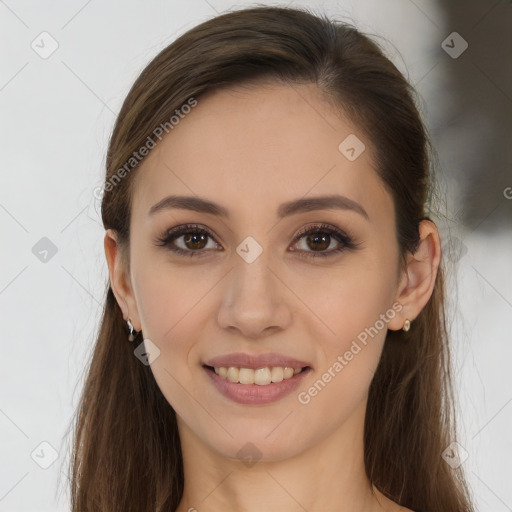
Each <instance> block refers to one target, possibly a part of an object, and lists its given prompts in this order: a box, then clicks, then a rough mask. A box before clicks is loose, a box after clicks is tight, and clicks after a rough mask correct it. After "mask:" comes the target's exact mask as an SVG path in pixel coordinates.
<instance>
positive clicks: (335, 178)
mask: <svg viewBox="0 0 512 512" xmlns="http://www.w3.org/2000/svg"><path fill="white" fill-rule="evenodd" d="M352 133H354V134H356V135H357V136H358V138H359V139H361V140H362V141H364V143H365V145H366V150H365V151H363V153H361V155H360V156H359V157H358V158H357V159H356V160H354V161H349V160H348V159H347V158H346V157H345V156H344V155H343V154H341V152H340V151H339V150H338V145H339V144H340V142H341V141H343V140H344V139H345V138H346V137H347V136H348V135H349V134H352ZM134 180H135V182H134V187H135V188H134V195H133V200H132V216H131V226H130V230H131V245H130V247H129V260H130V266H129V269H128V268H127V266H126V265H123V260H122V259H121V248H120V246H119V245H118V244H117V243H116V236H115V233H114V232H113V231H111V230H109V231H107V233H106V235H105V254H106V258H107V262H108V267H109V273H110V279H111V284H112V288H113V290H114V293H115V296H116V298H117V301H118V303H119V307H120V308H121V310H122V312H123V315H124V317H125V319H128V318H130V319H131V322H132V324H133V325H134V327H135V329H136V330H137V331H140V330H142V331H143V333H144V338H146V339H148V338H149V339H150V340H151V341H152V342H153V343H154V344H155V345H157V346H158V348H159V350H160V355H159V357H157V358H156V359H155V361H154V362H153V363H152V364H151V369H152V371H153V374H154V376H155V379H156V381H157V383H158V385H159V387H160V389H161V390H162V393H163V394H164V395H165V397H166V399H167V400H168V401H169V403H170V404H171V405H172V407H173V408H174V410H175V411H176V414H177V419H178V427H179V432H180V438H181V443H182V451H183V458H184V469H185V489H184V496H183V499H182V501H181V503H180V506H179V508H178V511H179V512H185V511H187V510H190V509H192V510H194V509H196V510H199V511H201V512H203V511H204V512H209V511H218V510H224V511H238V512H239V511H247V512H256V511H261V510H286V511H290V512H292V511H293V512H295V511H303V510H308V511H310V512H313V511H315V512H316V511H318V512H320V511H326V510H336V511H338V512H348V511H354V510H362V511H363V510H364V511H371V512H373V511H382V510H387V511H395V510H402V511H405V510H408V509H405V508H403V507H399V506H398V505H397V504H396V503H394V502H392V501H391V500H389V499H387V498H385V497H384V496H383V495H382V494H381V493H380V492H379V491H377V490H376V489H373V490H372V487H371V486H370V484H369V482H368V479H367V477H366V475H365V471H364V464H363V425H364V416H365V408H366V403H367V398H368V389H369V386H370V383H371V379H372V377H373V374H374V371H375V368H376V367H377V364H378V362H379V358H380V355H381V352H382V348H383V343H384V340H385V336H386V331H387V329H393V330H396V329H401V328H402V326H403V324H404V321H405V319H406V318H408V319H410V320H411V321H412V322H413V321H414V319H415V318H416V317H417V316H418V314H419V313H420V311H421V310H422V308H423V307H424V306H425V304H426V303H427V302H428V300H429V298H430V296H431V294H432V291H433V287H434V283H435V277H436V274H437V268H438V266H439V262H440V257H441V244H440V239H439V234H438V231H437V229H436V227H435V225H434V224H433V223H431V222H429V221H423V222H422V223H421V225H420V235H421V242H420V245H419V248H418V250H417V252H416V253H415V254H414V255H412V254H408V255H407V266H406V268H405V269H404V270H403V271H402V272H400V271H399V269H398V261H399V260H398V256H399V252H398V243H397V240H396V232H395V219H394V205H393V201H392V198H391V196H390V195H389V193H388V192H387V191H386V190H385V188H384V186H383V184H382V182H381V180H380V178H379V177H378V175H377V174H376V172H375V170H374V169H373V162H372V150H371V143H370V141H369V140H367V139H366V136H365V134H364V133H361V130H359V129H358V128H357V127H356V126H355V125H353V124H352V123H351V122H350V121H349V120H348V119H347V118H346V117H344V116H340V115H337V114H336V113H335V112H334V109H333V108H332V105H329V104H328V103H327V102H326V101H325V100H324V99H322V96H321V95H320V94H319V91H318V89H317V88H316V86H314V85H300V86H299V85H294V86H293V87H291V86H289V85H282V84H267V85H262V84H259V85H255V86H253V87H245V88H240V87H238V88H235V89H230V90H222V91H215V92H213V93H211V94H208V96H205V97H204V98H203V97H202V98H200V99H199V100H198V105H197V106H196V107H195V108H194V109H193V111H192V112H191V113H190V114H188V115H187V116H186V117H185V118H184V119H182V120H181V121H180V123H179V125H178V126H177V127H176V128H175V129H174V130H173V131H172V132H171V133H170V134H169V135H168V136H167V137H165V138H164V139H163V140H162V141H161V142H159V143H158V144H157V146H156V147H155V148H154V149H153V150H152V151H151V152H150V154H149V155H148V157H147V158H146V159H145V160H144V162H143V163H142V164H141V167H140V168H139V169H138V170H137V174H136V176H134ZM332 193H339V194H343V195H345V196H347V197H349V198H350V199H352V200H354V201H357V202H358V203H360V204H361V205H362V206H363V207H364V209H365V210H366V212H367V214H368V216H369V220H366V219H365V218H364V217H363V216H362V215H360V214H358V213H356V212H354V211H352V210H334V209H332V210H319V211H310V212H302V213H299V214H295V215H292V216H290V217H285V218H282V219H278V218H277V217H276V210H277V207H278V205H280V204H281V203H283V202H285V201H290V200H294V199H299V198H302V197H304V196H308V197H314V196H320V195H326V194H332ZM169 194H179V195H188V196H194V195H196V196H200V197H202V198H206V199H209V200H211V201H214V202H216V203H219V204H220V205H222V206H224V207H225V208H227V209H228V210H229V212H230V214H231V217H230V218H229V219H225V218H221V217H218V216H215V215H213V214H211V213H199V212H193V211H187V210H181V209H169V210H162V211H160V212H158V213H156V214H154V215H152V216H150V215H148V210H149V209H150V207H151V206H152V205H154V204H155V203H157V202H158V201H160V200H161V199H162V198H164V197H166V196H167V195H169ZM185 223H195V224H199V225H200V226H201V227H203V226H204V227H207V228H209V229H210V230H211V231H212V232H213V234H214V235H215V239H214V240H212V239H211V238H207V239H206V240H205V241H204V243H203V245H200V244H199V247H200V249H194V247H198V245H195V246H194V244H193V243H192V244H190V243H189V244H188V246H186V245H184V237H183V236H181V237H180V238H179V239H177V240H175V243H176V244H178V246H179V247H181V248H184V247H185V250H189V251H193V250H196V251H198V250H200V251H202V252H203V255H202V256H197V255H196V256H194V257H188V256H181V255H176V254H174V253H172V252H171V251H170V250H169V248H168V247H162V246H158V245H156V243H155V239H156V238H157V237H159V236H160V235H162V233H163V232H165V231H166V230H169V229H170V228H172V227H175V226H178V225H181V224H185ZM319 223H326V224H328V225H330V226H333V227H338V228H339V229H341V230H342V231H345V232H348V233H350V234H351V235H352V236H353V237H354V239H355V241H356V242H357V243H359V246H358V249H356V250H353V249H352V250H351V249H346V250H345V251H343V252H341V253H337V254H333V255H332V256H330V257H325V258H320V257H316V258H315V257H309V258H308V257H307V256H308V254H311V253H313V252H315V251H316V252H321V251H323V252H328V251H331V250H333V249H334V248H336V247H338V246H339V242H338V241H337V240H336V239H335V238H331V242H330V244H329V245H328V246H327V245H325V246H322V245H321V244H320V243H319V242H318V241H317V242H316V245H315V241H313V242H312V243H310V244H308V240H307V236H304V237H303V238H302V239H301V240H300V241H298V242H297V241H295V235H296V234H297V233H298V232H299V230H300V229H301V228H303V227H306V226H315V225H317V224H319ZM247 236H252V237H253V238H254V239H255V240H256V241H257V242H258V243H259V244H260V246H261V247H262V248H263V252H262V254H261V255H260V256H259V257H258V258H257V259H256V260H255V261H254V262H252V263H250V264H249V263H247V262H246V261H245V260H243V259H242V258H241V257H240V256H239V255H238V253H237V252H236V248H237V246H238V245H239V244H240V243H241V242H242V240H244V239H245V238H246V237H247ZM319 247H320V248H319ZM290 248H296V249H297V250H301V251H303V253H304V256H305V257H304V258H301V257H300V256H298V254H297V252H292V251H291V250H290ZM394 303H395V304H396V303H398V304H400V305H401V306H402V309H401V311H399V312H396V314H395V315H394V318H392V319H389V321H388V322H387V324H386V325H385V327H384V328H383V329H381V330H379V332H378V335H376V336H374V337H373V338H369V342H368V344H367V345H366V346H364V348H363V349H362V350H361V351H360V352H359V353H358V354H357V356H355V357H354V358H353V359H352V360H351V361H350V362H349V363H348V364H347V365H346V366H345V367H344V368H343V370H342V371H340V372H338V373H336V377H335V378H332V379H331V381H330V382H329V383H328V384H327V385H326V386H325V387H324V388H323V389H322V390H321V392H319V393H318V394H317V395H316V396H314V397H312V398H311V400H310V402H309V403H307V404H302V403H300V402H299V401H298V397H297V395H298V392H300V391H307V390H308V388H309V387H311V386H312V384H313V383H314V382H315V381H317V380H318V379H319V378H320V377H321V376H322V374H323V373H324V372H326V371H327V369H328V368H329V367H332V366H333V363H334V362H335V361H336V360H337V357H338V356H339V355H343V354H344V353H345V352H346V351H347V350H348V349H349V348H350V346H351V343H352V341H353V340H355V339H356V337H357V335H358V334H359V333H360V332H361V331H364V329H365V327H369V326H373V325H374V324H375V322H376V321H377V320H378V319H379V315H380V314H384V313H385V312H386V311H387V310H389V309H392V305H393V304H394ZM230 352H248V353H253V354H259V353H263V352H278V353H281V354H285V355H289V356H293V357H296V358H299V359H303V360H305V361H308V362H310V363H311V366H312V367H313V372H311V373H310V374H309V375H308V376H307V378H306V380H305V381H304V383H303V385H301V386H300V388H299V390H298V391H297V392H292V393H291V394H289V395H287V396H285V397H284V398H282V399H280V400H278V401H277V402H274V403H270V404H264V405H256V406H254V405H243V404H238V403H235V402H233V401H231V400H229V399H227V398H225V397H224V396H222V395H221V394H220V393H219V392H218V391H217V389H216V388H215V387H214V386H213V385H212V384H211V383H210V379H209V378H208V375H206V373H205V370H204V369H203V368H202V364H203V362H204V361H206V360H207V359H209V358H211V357H214V356H218V355H222V354H227V353H230ZM248 442H250V443H252V445H254V446H255V447H256V448H255V449H254V448H252V450H254V451H256V450H257V453H258V454H257V455H255V457H256V458H257V457H258V456H259V457H261V458H260V459H259V460H257V462H256V463H255V464H254V465H251V466H250V467H249V465H246V464H245V463H244V462H243V461H241V460H240V458H239V456H237V453H238V451H239V450H240V449H241V448H242V447H244V446H245V445H246V443H248ZM334 475H335V478H334V477H333V476H334Z"/></svg>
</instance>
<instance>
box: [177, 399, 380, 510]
mask: <svg viewBox="0 0 512 512" xmlns="http://www.w3.org/2000/svg"><path fill="white" fill-rule="evenodd" d="M365 405H366V404H365V403H363V404H362V405H361V407H360V408H359V409H358V410H357V411H356V412H355V414H354V415H353V416H351V418H350V419H349V420H348V421H347V422H346V423H345V424H344V425H343V426H342V427H341V428H340V429H338V430H337V431H335V432H333V433H332V434H331V435H330V436H328V437H325V438H324V439H322V440H320V441H319V442H318V443H316V444H314V445H312V446H310V447H309V448H307V449H306V450H303V451H300V452H298V453H297V454H296V455H294V456H293V457H289V458H286V459H280V460H272V461H269V460H265V459H264V457H263V458H261V459H260V460H257V461H255V462H253V463H252V464H251V463H250V462H247V461H240V460H233V459H231V458H226V457H223V456H221V455H220V454H219V453H218V452H215V451H213V450H211V449H210V448H209V447H208V446H206V445H205V444H204V443H203V442H202V441H201V440H200V439H199V438H197V437H196V436H195V434H194V433H193V432H192V431H191V430H190V429H188V427H187V426H186V425H184V424H183V422H182V421H181V419H178V424H179V430H180V438H181V444H182V453H183V463H184V477H185V486H184V493H183V497H182V500H181V502H180V505H179V507H178V509H177V512H194V511H195V510H197V511H201V512H216V511H218V510H223V511H225V512H241V511H242V512H261V510H282V511H286V512H304V511H305V510H307V511H311V512H313V511H325V510H336V511H337V512H353V511H354V510H359V511H361V512H382V511H383V510H388V509H387V508H384V507H383V506H382V505H381V503H385V498H384V497H383V496H382V495H381V494H380V493H378V491H375V492H374V491H373V489H372V486H371V485H370V482H369V481H368V478H367V476H366V473H365V468H364V459H363V430H364V429H363V427H364V412H365ZM242 444H244V443H242ZM249 451H250V450H249Z"/></svg>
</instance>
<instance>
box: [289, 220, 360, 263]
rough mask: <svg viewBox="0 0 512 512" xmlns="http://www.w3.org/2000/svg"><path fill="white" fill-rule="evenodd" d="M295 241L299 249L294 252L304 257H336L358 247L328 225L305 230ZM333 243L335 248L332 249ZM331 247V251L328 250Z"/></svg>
mask: <svg viewBox="0 0 512 512" xmlns="http://www.w3.org/2000/svg"><path fill="white" fill-rule="evenodd" d="M295 241H296V242H297V243H296V245H297V246H298V247H299V248H298V249H293V251H296V252H298V254H299V255H300V256H304V257H318V256H320V257H323V256H325V257H327V256H334V255H336V254H339V253H341V252H343V251H345V250H346V249H355V248H357V246H358V244H356V243H354V241H353V240H352V238H351V237H349V236H348V235H346V234H345V233H343V231H341V230H340V229H338V228H335V227H334V226H330V225H328V224H322V225H320V226H313V227H309V228H305V229H304V230H302V231H301V232H300V233H299V234H298V235H297V236H296V238H295ZM333 243H334V247H332V244H333ZM336 244H337V246H336ZM329 247H331V249H330V250H327V249H329Z"/></svg>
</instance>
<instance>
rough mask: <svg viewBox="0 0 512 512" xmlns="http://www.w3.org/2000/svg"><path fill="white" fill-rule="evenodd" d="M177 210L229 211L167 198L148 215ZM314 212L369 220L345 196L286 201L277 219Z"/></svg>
mask: <svg viewBox="0 0 512 512" xmlns="http://www.w3.org/2000/svg"><path fill="white" fill-rule="evenodd" d="M171 208H178V209H180V210H191V211H194V212H200V213H210V214H212V215H217V216H220V217H225V218H227V219H229V218H230V214H229V210H227V209H226V208H224V207H223V206H221V205H219V204H217V203H214V202H212V201H209V200H207V199H203V198H201V197H197V196H196V197H192V196H175V195H172V196H167V197H164V198H163V199H162V200H161V201H159V202H158V203H156V204H154V205H153V206H152V207H151V208H150V209H149V212H148V215H154V214H155V213H157V212H159V211H162V210H167V209H171ZM314 210H350V211H353V212H356V213H358V214H359V215H361V216H363V217H364V218H365V219H366V220H370V217H369V216H368V213H366V210H365V209H364V208H363V207H362V205H361V204H359V203H358V202H356V201H354V200H353V199H350V198H348V197H346V196H341V195H338V194H334V195H328V196H317V197H306V198H301V199H296V200H294V201H288V202H286V203H283V204H281V205H280V206H279V208H278V209H277V216H278V217H279V218H283V217H288V216H290V215H295V214H298V213H303V212H311V211H314Z"/></svg>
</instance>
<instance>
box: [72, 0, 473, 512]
mask: <svg viewBox="0 0 512 512" xmlns="http://www.w3.org/2000/svg"><path fill="white" fill-rule="evenodd" d="M260 79H262V80H266V79H271V80H276V81H280V82H283V83H286V84H289V85H291V86H293V85H295V84H299V83H314V84H316V85H317V86H318V88H319V92H320V93H321V94H322V95H323V96H324V97H325V98H327V99H329V100H330V101H331V102H332V104H333V106H335V107H339V108H340V109H343V111H344V112H346V113H348V115H349V117H350V118H351V119H352V120H353V121H354V122H355V123H356V124H358V125H359V127H360V128H361V130H363V132H364V133H366V134H367V137H368V140H370V141H371V143H372V145H373V150H374V154H375V161H376V166H377V172H378V175H379V176H380V178H381V179H382V181H383V183H384V184H385V186H386V187H387V190H389V192H390V194H391V195H392V198H393V200H394V205H395V211H396V233H397V240H398V243H399V247H400V255H401V260H400V263H401V264H403V262H404V259H403V258H404V255H405V254H406V252H407V251H409V252H414V251H415V249H416V247H417V244H418V241H419V230H418V226H419V222H420V221H421V220H422V219H428V218H429V217H428V213H429V212H428V210H427V209H428V208H429V207H430V206H429V205H430V199H431V195H432V190H433V188H432V173H431V166H430V157H429V155H430V149H429V148H430V145H429V140H428V136H427V133H426V129H425V127H424V125H423V122H422V120H421V118H420V115H419V113H418V109H417V107H416V103H415V92H414V90H413V89H412V88H411V86H410V85H409V84H408V82H407V81H406V80H405V78H404V77H403V76H402V74H401V73H400V72H399V71H398V70H397V68H396V67H395V66H394V65H393V63H392V62H391V61H390V60H389V59H388V58H387V57H385V55H384V52H383V51H382V50H381V49H380V47H379V46H378V45H377V44H376V43H375V42H373V41H372V40H371V39H370V38H369V37H368V36H366V35H363V34H362V33H361V32H360V31H358V30H357V29H356V28H354V27H353V26H352V25H350V24H347V23H344V22H341V21H334V20H331V19H329V18H327V17H326V16H325V15H317V14H313V13H312V12H311V11H309V10H306V9H293V8H284V7H263V6H262V7H252V8H247V9H242V10H238V11H234V12H229V13H227V14H223V15H220V16H217V17H216V18H213V19H211V20H209V21H206V22H204V23H202V24H200V25H198V26H196V27H195V28H193V29H191V30H189V31H188V32H187V33H185V34H184V35H182V36H181V37H179V38H178V39H177V40H175V41H174V42H173V43H172V44H170V45H169V46H167V47H166V48H164V49H163V50H162V51H161V52H160V53H159V54H158V55H157V56H156V57H155V58H154V59H153V60H152V61H151V62H150V63H149V65H148V66H147V67H146V68H145V69H144V70H143V71H142V73H141V74H140V76H139V77H138V78H137V80H136V81H135V83H134V85H133V86H132V88H131V90H130V92H129V94H128V96H127V97H126V99H125V101H124V104H123V106H122V108H121V111H120V113H119V116H118V118H117V121H116V124H115V127H114V130H113V133H112V137H111V139H110V144H109V148H108V153H107V161H106V176H105V187H104V193H103V197H102V205H101V212H102V220H103V224H104V227H105V229H113V230H115V231H116V233H117V235H118V240H119V244H120V246H121V249H122V253H123V254H125V255H127V254H128V251H127V247H128V245H129V235H130V233H129V226H130V212H131V197H132V192H133V190H132V181H133V176H134V174H135V173H136V172H137V170H138V169H137V165H136V164H135V165H132V164H133V162H132V164H130V165H131V166H129V167H126V162H128V161H131V160H130V159H132V158H133V154H134V152H136V151H137V150H138V149H139V148H141V147H142V146H144V145H147V144H148V143H149V142H151V141H153V142H154V143H155V144H157V143H158V141H159V137H156V136H155V129H156V128H157V127H159V126H162V125H163V126H167V127H168V128H170V126H169V119H170V118H171V117H172V116H173V114H174V113H175V112H176V110H177V109H180V108H181V107H182V106H183V105H186V104H187V102H190V100H191V98H194V99H195V101H198V102H199V103H200V101H201V96H202V95H203V94H204V93H206V92H207V91H212V90H215V89H219V88H222V87H229V86H231V85H235V84H244V83H247V84H249V83H251V82H254V81H257V80H260ZM165 123H167V125H165ZM166 131H170V130H168V129H167V130H166ZM171 136H172V134H171ZM123 168H124V169H125V172H120V169H123ZM126 264H127V265H129V261H126ZM443 268H444V267H443V263H442V264H441V266H440V267H439V271H438V275H437V279H436V283H435V286H434V291H433V294H432V296H431V298H430V300H429V302H428V303H427V305H426V306H425V307H424V308H423V310H422V311H421V313H420V314H419V316H418V317H417V318H416V319H415V321H414V322H413V323H412V326H411V330H410V331H409V332H408V333H404V332H403V331H389V332H388V334H387V338H386V342H385V345H384V349H383V353H382V357H381V361H380V364H379V366H378V368H377V371H376V374H375V376H374V378H373V380H372V383H371V385H370V390H369V398H368V405H367V414H366V420H365V427H364V445H365V447H364V461H365V466H366V471H367V475H368V478H369V480H370V482H371V483H373V484H374V485H375V486H376V487H377V488H378V489H379V490H380V491H381V492H383V493H384V494H385V495H386V496H388V497H389V498H390V499H392V500H393V501H396V502H398V503H399V504H401V505H403V506H406V507H408V508H410V509H412V510H414V511H416V512H420V511H432V512H471V511H473V510H474V508H473V505H472V504H471V498H470V493H469V489H468V486H467V483H466V481H465V479H464V475H463V472H462V469H461V468H460V467H459V468H457V469H452V468H451V467H450V466H449V465H448V464H447V463H446V462H445V460H443V458H442V456H441V455H442V452H443V451H444V450H445V449H446V448H447V447H448V445H450V443H451V442H453V441H454V440H455V409H454V405H453V404H454V401H453V399H454V397H453V391H452V382H451V370H450V367H451V366H450V352H449V347H448V333H447V326H446V320H445V286H444V270H443ZM405 337H407V339H405ZM126 340H127V331H126V327H125V322H124V320H123V316H122V313H121V310H120V308H119V306H118V304H117V302H116V299H115V297H114V294H113V292H112V289H111V287H110V285H109V284H107V286H106V298H105V307H104V310H103V316H102V319H101V324H100V328H99V331H98V333H97V338H96V345H95V346H94V351H93V352H92V358H91V360H90V362H89V367H88V374H87V376H86V380H85V383H84V388H83V392H82V395H81V401H80V404H79V407H78V408H77V411H76V418H75V419H74V431H73V433H74V439H73V453H72V458H71V461H70V473H71V498H72V509H73V511H75V512H78V511H80V512H84V511H104V512H107V511H108V512H112V511H128V510H130V511H132V510H136V511H138V512H143V511H147V512H150V511H151V512H154V511H155V510H157V511H169V512H170V511H175V510H176V507H177V506H178V504H179V502H180V500H181V497H182V493H183V485H184V477H183V461H182V454H181V448H180V439H179V435H178V430H177V423H176V416H175V412H174V410H173V409H172V407H171V406H170V404H169V403H168V402H167V400H166V399H165V398H164V396H163V394H162V393H161V391H160V389H159V387H158V386H157V384H156V382H155V379H154V377H153V374H152V372H151V370H150V368H149V366H146V365H143V364H141V363H140V361H139V360H138V359H137V358H136V357H134V355H133V344H130V343H127V341H126Z"/></svg>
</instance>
